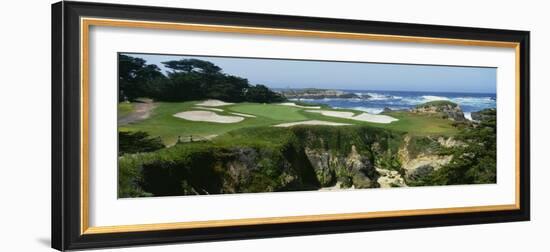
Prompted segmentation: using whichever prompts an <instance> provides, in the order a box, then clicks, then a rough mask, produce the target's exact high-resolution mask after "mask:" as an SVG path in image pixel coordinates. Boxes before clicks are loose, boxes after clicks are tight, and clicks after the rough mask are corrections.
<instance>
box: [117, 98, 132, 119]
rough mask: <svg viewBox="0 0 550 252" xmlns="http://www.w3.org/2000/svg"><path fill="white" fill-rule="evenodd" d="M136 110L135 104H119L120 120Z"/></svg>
mask: <svg viewBox="0 0 550 252" xmlns="http://www.w3.org/2000/svg"><path fill="white" fill-rule="evenodd" d="M132 110H134V103H129V102H120V103H118V118H121V117H125V116H127V115H128V114H130V113H131V112H132Z"/></svg>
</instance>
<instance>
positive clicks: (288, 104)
mask: <svg viewBox="0 0 550 252" xmlns="http://www.w3.org/2000/svg"><path fill="white" fill-rule="evenodd" d="M279 105H283V106H289V107H296V108H306V109H320V108H321V107H320V106H301V105H296V103H294V102H283V103H279Z"/></svg>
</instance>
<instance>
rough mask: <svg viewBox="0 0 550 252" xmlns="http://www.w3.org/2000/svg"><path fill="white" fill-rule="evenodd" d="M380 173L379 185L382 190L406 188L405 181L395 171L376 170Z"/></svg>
mask: <svg viewBox="0 0 550 252" xmlns="http://www.w3.org/2000/svg"><path fill="white" fill-rule="evenodd" d="M376 172H378V174H379V177H378V180H377V182H378V184H379V185H380V187H381V188H390V187H406V186H407V184H406V183H405V179H404V178H403V177H402V176H401V174H399V172H398V171H395V170H387V169H380V168H376Z"/></svg>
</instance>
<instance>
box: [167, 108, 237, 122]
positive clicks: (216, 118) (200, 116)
mask: <svg viewBox="0 0 550 252" xmlns="http://www.w3.org/2000/svg"><path fill="white" fill-rule="evenodd" d="M174 116H175V117H178V118H181V119H185V120H189V121H194V122H213V123H238V122H240V121H242V120H244V117H242V116H226V115H218V114H216V113H214V112H211V111H200V110H191V111H185V112H179V113H176V114H174Z"/></svg>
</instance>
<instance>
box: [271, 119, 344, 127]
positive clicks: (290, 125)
mask: <svg viewBox="0 0 550 252" xmlns="http://www.w3.org/2000/svg"><path fill="white" fill-rule="evenodd" d="M296 125H327V126H346V125H351V124H348V123H336V122H327V121H319V120H310V121H301V122H291V123H281V124H277V125H273V127H285V128H286V127H292V126H296Z"/></svg>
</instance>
